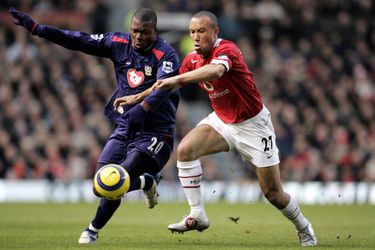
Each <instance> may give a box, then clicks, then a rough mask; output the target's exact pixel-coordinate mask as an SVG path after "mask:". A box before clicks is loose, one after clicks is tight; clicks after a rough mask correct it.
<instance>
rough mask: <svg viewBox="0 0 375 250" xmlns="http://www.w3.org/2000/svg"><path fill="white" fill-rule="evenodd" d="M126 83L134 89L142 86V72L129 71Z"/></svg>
mask: <svg viewBox="0 0 375 250" xmlns="http://www.w3.org/2000/svg"><path fill="white" fill-rule="evenodd" d="M127 77H128V83H129V85H130V87H132V88H136V87H138V86H139V85H141V84H142V82H143V81H144V79H145V76H144V75H143V72H142V71H136V70H135V69H129V70H128V73H127Z"/></svg>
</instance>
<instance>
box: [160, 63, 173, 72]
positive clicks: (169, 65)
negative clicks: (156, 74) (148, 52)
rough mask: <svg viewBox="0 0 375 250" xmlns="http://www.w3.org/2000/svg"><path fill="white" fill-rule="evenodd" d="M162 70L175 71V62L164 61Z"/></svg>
mask: <svg viewBox="0 0 375 250" xmlns="http://www.w3.org/2000/svg"><path fill="white" fill-rule="evenodd" d="M161 70H162V71H163V72H164V73H166V74H169V73H172V72H173V62H168V61H163V67H162V68H161Z"/></svg>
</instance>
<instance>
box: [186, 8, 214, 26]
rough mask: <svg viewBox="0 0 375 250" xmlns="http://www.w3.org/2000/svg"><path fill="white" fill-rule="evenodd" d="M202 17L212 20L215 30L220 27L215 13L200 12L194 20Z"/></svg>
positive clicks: (195, 15)
mask: <svg viewBox="0 0 375 250" xmlns="http://www.w3.org/2000/svg"><path fill="white" fill-rule="evenodd" d="M202 16H206V17H208V18H209V19H210V21H211V25H212V27H213V28H216V27H218V22H217V17H216V16H215V14H214V13H212V12H209V11H207V10H202V11H199V12H197V13H195V14H194V15H193V17H192V18H194V17H202Z"/></svg>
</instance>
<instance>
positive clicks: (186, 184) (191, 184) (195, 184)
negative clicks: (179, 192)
mask: <svg viewBox="0 0 375 250" xmlns="http://www.w3.org/2000/svg"><path fill="white" fill-rule="evenodd" d="M177 167H178V177H179V178H180V182H181V185H182V187H183V189H184V192H185V195H186V198H187V200H188V202H189V206H190V214H189V216H192V217H206V211H205V210H204V206H203V200H202V193H201V185H200V182H201V180H202V173H203V171H202V165H201V162H200V161H199V160H195V161H185V162H180V161H177Z"/></svg>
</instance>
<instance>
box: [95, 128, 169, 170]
mask: <svg viewBox="0 0 375 250" xmlns="http://www.w3.org/2000/svg"><path fill="white" fill-rule="evenodd" d="M172 151H173V137H172V136H171V135H167V134H161V133H143V135H139V134H138V135H137V136H136V137H135V139H134V140H132V141H128V140H127V139H126V138H124V135H123V133H120V132H119V130H118V129H117V128H116V129H115V130H114V131H113V132H112V134H111V136H110V137H109V139H108V141H107V143H106V145H105V146H104V148H103V151H102V153H101V155H100V157H99V160H98V166H103V165H106V164H110V163H114V164H121V165H122V166H123V167H124V168H125V169H126V170H127V171H128V173H129V175H130V176H131V177H136V176H139V175H141V174H144V173H149V174H152V175H155V174H157V173H159V172H160V171H161V169H162V168H163V167H164V165H165V164H166V163H167V162H168V160H169V157H170V155H171V153H172Z"/></svg>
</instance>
